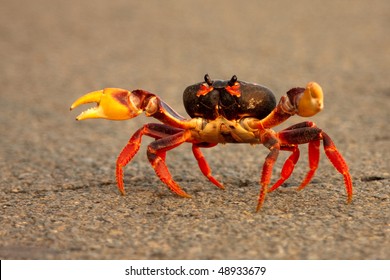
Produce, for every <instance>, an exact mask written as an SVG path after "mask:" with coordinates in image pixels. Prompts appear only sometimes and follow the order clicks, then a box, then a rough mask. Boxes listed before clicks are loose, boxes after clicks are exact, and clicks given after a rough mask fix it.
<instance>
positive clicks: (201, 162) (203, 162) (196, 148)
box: [192, 144, 225, 189]
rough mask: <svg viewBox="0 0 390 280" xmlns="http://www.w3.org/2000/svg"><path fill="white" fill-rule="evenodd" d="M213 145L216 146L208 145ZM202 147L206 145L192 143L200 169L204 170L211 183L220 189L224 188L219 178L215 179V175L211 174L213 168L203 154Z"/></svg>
mask: <svg viewBox="0 0 390 280" xmlns="http://www.w3.org/2000/svg"><path fill="white" fill-rule="evenodd" d="M212 146H215V145H211V146H208V147H212ZM200 147H205V146H203V145H202V146H200V145H199V144H193V145H192V152H193V154H194V156H195V158H196V160H197V161H198V165H199V168H200V170H201V171H202V173H203V175H204V176H206V177H207V178H208V179H209V181H210V182H211V183H213V184H214V185H216V186H217V187H218V188H220V189H224V188H225V187H224V186H223V185H222V184H221V183H220V182H218V180H217V179H215V178H214V177H213V175H211V168H210V166H209V165H208V163H207V161H206V159H205V157H204V156H203V154H202V152H201V150H200Z"/></svg>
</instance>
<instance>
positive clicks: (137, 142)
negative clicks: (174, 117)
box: [116, 123, 183, 195]
mask: <svg viewBox="0 0 390 280" xmlns="http://www.w3.org/2000/svg"><path fill="white" fill-rule="evenodd" d="M180 131H183V130H182V129H178V128H174V127H170V126H167V125H164V124H158V123H150V124H146V125H144V126H143V127H142V128H140V129H138V130H137V131H136V132H135V133H134V134H133V136H131V138H130V140H129V142H128V143H127V145H126V146H125V147H124V148H123V150H122V152H121V153H120V154H119V156H118V159H117V161H116V180H117V184H118V189H119V191H120V192H121V194H122V195H125V189H124V184H123V167H125V166H126V165H127V164H128V163H129V162H130V161H131V160H132V159H133V157H134V156H135V155H136V153H137V152H138V150H139V148H140V146H141V138H142V136H143V135H147V136H150V137H153V138H155V139H160V138H163V137H166V136H168V135H172V134H176V133H178V132H180ZM164 158H165V156H164Z"/></svg>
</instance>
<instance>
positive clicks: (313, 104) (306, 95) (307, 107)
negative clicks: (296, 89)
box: [298, 82, 324, 117]
mask: <svg viewBox="0 0 390 280" xmlns="http://www.w3.org/2000/svg"><path fill="white" fill-rule="evenodd" d="M323 108H324V94H323V92H322V88H321V86H320V85H319V84H317V83H316V82H310V83H308V84H307V86H306V89H305V91H304V92H303V94H302V96H301V97H300V99H299V101H298V115H299V116H301V117H311V116H313V115H315V114H317V113H318V112H319V111H321V110H322V109H323Z"/></svg>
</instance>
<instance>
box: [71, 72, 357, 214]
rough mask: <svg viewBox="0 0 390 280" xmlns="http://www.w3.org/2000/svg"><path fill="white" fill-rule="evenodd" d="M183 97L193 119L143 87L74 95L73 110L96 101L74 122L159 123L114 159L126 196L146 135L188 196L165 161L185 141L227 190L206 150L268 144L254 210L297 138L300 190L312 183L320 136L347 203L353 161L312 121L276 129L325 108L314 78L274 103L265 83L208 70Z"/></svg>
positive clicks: (154, 160)
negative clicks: (305, 154)
mask: <svg viewBox="0 0 390 280" xmlns="http://www.w3.org/2000/svg"><path fill="white" fill-rule="evenodd" d="M183 101H184V106H185V109H186V111H187V113H188V114H189V115H190V117H191V118H185V117H182V116H181V115H179V114H178V113H176V112H175V111H174V110H173V109H172V108H171V107H170V106H168V105H167V104H166V103H165V102H164V101H162V100H161V99H160V98H159V97H158V96H157V95H155V94H153V93H151V92H148V91H146V90H142V89H137V90H133V91H127V90H124V89H118V88H106V89H103V90H99V91H94V92H90V93H88V94H86V95H84V96H82V97H80V98H79V99H77V100H76V101H75V102H74V103H73V104H72V106H71V107H70V109H71V110H72V109H74V108H76V107H77V106H79V105H81V104H86V103H90V102H96V103H97V106H96V107H94V108H91V109H88V110H86V111H84V112H83V113H81V114H80V115H79V116H78V117H77V120H84V119H89V118H104V119H110V120H126V119H131V118H134V117H136V116H138V115H139V114H141V113H142V112H145V114H146V116H149V117H154V118H156V119H158V120H159V121H161V122H162V123H149V124H145V125H144V126H142V127H141V128H140V129H138V130H137V131H136V132H135V133H134V134H133V136H132V137H131V138H130V140H129V142H128V143H127V145H126V146H125V147H124V149H123V150H122V152H121V153H120V155H119V157H118V159H117V162H116V179H117V183H118V188H119V191H120V192H121V194H122V195H124V194H125V189H124V184H123V171H122V169H123V167H124V166H125V165H126V164H128V163H129V161H131V159H132V158H133V157H134V155H135V154H136V153H137V152H138V150H139V148H140V144H141V138H142V136H143V135H147V136H149V137H152V138H154V139H155V141H154V142H152V143H151V144H150V145H149V146H148V148H147V157H148V160H149V162H150V163H151V165H152V166H153V168H154V170H155V172H156V174H157V176H158V177H159V178H160V179H161V181H162V182H164V183H165V184H166V185H167V186H168V187H169V188H170V189H171V191H173V192H174V193H176V194H178V195H180V196H182V197H190V196H189V195H188V194H187V193H186V192H184V191H183V190H182V189H181V187H180V186H179V185H178V184H177V183H176V182H175V181H174V180H173V179H172V176H171V174H170V173H169V171H168V168H167V165H166V163H165V155H166V152H167V151H169V150H171V149H173V148H176V147H177V146H179V145H180V144H182V143H184V142H188V143H191V144H192V152H193V154H194V156H195V158H196V160H197V161H198V165H199V167H200V170H201V171H202V173H203V174H204V175H205V176H206V177H207V178H208V179H209V180H210V181H211V182H212V183H213V184H214V185H216V186H217V187H219V188H221V189H223V188H224V187H223V185H222V184H221V183H220V182H219V181H218V180H216V179H215V178H214V177H213V176H212V174H211V169H210V167H209V165H208V164H207V162H206V160H205V158H204V156H203V154H202V152H201V148H210V147H213V146H215V145H217V144H219V143H222V144H224V143H249V144H252V145H253V144H263V145H264V146H265V147H267V148H268V149H269V154H268V155H267V157H266V158H265V162H264V165H263V168H262V173H261V180H260V184H261V188H260V195H259V199H258V204H257V208H256V211H258V210H259V209H260V208H261V207H262V205H263V202H264V199H265V197H266V194H267V193H268V192H271V191H274V190H275V189H277V188H278V187H279V186H280V185H281V184H282V183H283V182H284V181H286V180H287V179H288V178H289V177H290V175H291V173H292V172H293V169H294V166H295V164H296V163H297V161H298V159H299V148H298V145H299V144H305V143H308V144H309V148H308V151H309V166H310V170H309V172H308V174H307V175H306V177H305V179H304V180H303V182H302V183H301V185H300V186H299V187H298V189H299V190H301V189H303V188H304V187H305V186H306V185H307V184H308V183H309V182H310V180H311V178H312V177H313V175H314V173H315V171H316V169H317V166H318V162H319V156H320V151H319V147H320V141H321V140H322V141H323V145H324V149H325V154H326V155H327V157H328V158H329V160H330V161H331V163H332V164H333V166H334V167H335V168H336V170H337V171H338V172H340V173H341V174H342V175H343V176H344V181H345V186H346V191H347V195H348V198H347V202H348V203H349V202H350V201H351V199H352V180H351V176H350V174H349V172H348V166H347V164H346V162H345V161H344V159H343V157H342V156H341V154H340V153H339V152H338V150H337V149H336V147H335V145H334V143H333V141H332V140H331V138H330V137H329V136H328V135H327V134H326V133H325V132H324V131H322V130H321V129H320V128H318V127H317V126H316V125H315V124H314V123H313V122H310V121H306V122H301V123H298V124H295V125H293V126H290V127H288V128H286V129H284V130H282V131H280V132H275V131H274V130H272V128H273V127H274V126H277V125H279V124H280V123H282V122H284V121H285V120H286V119H288V118H289V117H291V116H292V115H294V114H298V115H299V116H302V117H310V116H313V115H315V114H316V113H318V112H319V111H321V110H322V108H323V93H322V89H321V87H320V86H319V85H318V84H317V83H315V82H310V83H308V84H307V86H306V88H299V87H297V88H293V89H290V90H289V91H288V92H287V94H286V95H285V96H282V97H281V99H280V101H279V103H278V104H277V105H276V101H275V97H274V95H273V93H272V92H271V91H270V90H269V89H268V88H266V87H264V86H261V85H258V84H253V83H247V82H243V81H239V80H237V77H236V76H235V75H234V76H233V77H232V78H231V79H230V80H214V81H213V80H211V79H210V77H209V75H207V74H206V75H205V77H204V82H200V83H197V84H194V85H191V86H189V87H187V88H186V89H185V91H184V95H183ZM280 150H283V151H289V152H291V155H290V156H289V157H288V158H287V160H286V161H285V163H284V165H283V168H282V171H281V175H280V178H279V180H278V181H276V183H275V184H274V185H273V186H272V187H269V183H270V180H271V174H272V168H273V166H274V163H275V161H276V159H277V158H278V155H279V151H280Z"/></svg>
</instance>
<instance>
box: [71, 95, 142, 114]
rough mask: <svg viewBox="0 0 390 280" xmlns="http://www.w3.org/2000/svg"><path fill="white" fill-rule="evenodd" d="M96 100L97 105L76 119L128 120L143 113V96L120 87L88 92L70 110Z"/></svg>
mask: <svg viewBox="0 0 390 280" xmlns="http://www.w3.org/2000/svg"><path fill="white" fill-rule="evenodd" d="M93 102H96V103H97V106H96V107H93V108H90V109H88V110H86V111H84V112H82V113H81V114H80V115H78V116H77V117H76V120H85V119H96V118H103V119H109V120H127V119H131V118H134V117H136V116H138V115H139V114H141V113H142V112H143V110H142V109H141V108H140V107H141V103H142V101H141V98H140V96H138V95H137V94H133V93H132V92H130V91H128V90H125V89H119V88H105V89H102V90H98V91H93V92H90V93H87V94H86V95H84V96H82V97H80V98H79V99H77V100H76V101H75V102H74V103H73V104H72V106H70V110H73V109H74V108H76V107H78V106H80V105H83V104H88V103H93Z"/></svg>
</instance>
